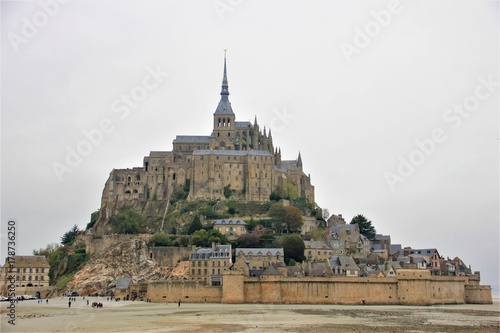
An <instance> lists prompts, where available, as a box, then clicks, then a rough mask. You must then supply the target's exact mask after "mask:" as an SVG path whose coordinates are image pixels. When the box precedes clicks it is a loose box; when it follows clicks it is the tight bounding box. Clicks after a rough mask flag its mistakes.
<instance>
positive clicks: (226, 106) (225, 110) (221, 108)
mask: <svg viewBox="0 0 500 333" xmlns="http://www.w3.org/2000/svg"><path fill="white" fill-rule="evenodd" d="M214 114H221V115H234V112H233V108H232V107H231V102H229V99H228V98H227V95H222V94H221V99H220V101H219V105H217V109H215V112H214Z"/></svg>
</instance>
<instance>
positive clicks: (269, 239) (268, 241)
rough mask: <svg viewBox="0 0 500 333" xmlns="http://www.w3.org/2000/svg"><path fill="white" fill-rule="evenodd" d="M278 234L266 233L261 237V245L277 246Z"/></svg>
mask: <svg viewBox="0 0 500 333" xmlns="http://www.w3.org/2000/svg"><path fill="white" fill-rule="evenodd" d="M275 240H276V236H275V235H273V234H264V235H261V236H260V237H259V244H260V246H261V247H275V246H274V242H275Z"/></svg>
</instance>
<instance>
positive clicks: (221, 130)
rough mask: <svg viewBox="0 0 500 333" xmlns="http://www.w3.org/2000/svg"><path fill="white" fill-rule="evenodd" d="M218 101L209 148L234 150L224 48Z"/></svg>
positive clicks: (233, 130) (232, 119) (231, 110)
mask: <svg viewBox="0 0 500 333" xmlns="http://www.w3.org/2000/svg"><path fill="white" fill-rule="evenodd" d="M220 96H221V98H220V101H219V105H217V109H216V110H215V112H214V127H213V131H212V137H213V139H212V140H211V142H210V149H220V150H234V141H235V139H236V126H235V115H234V112H233V109H232V107H231V103H230V102H229V98H228V96H229V85H228V82H227V69H226V50H224V74H223V76H222V90H221V92H220Z"/></svg>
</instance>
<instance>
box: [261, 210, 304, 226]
mask: <svg viewBox="0 0 500 333" xmlns="http://www.w3.org/2000/svg"><path fill="white" fill-rule="evenodd" d="M268 214H269V216H270V217H271V218H272V219H273V222H274V227H275V228H276V230H278V231H279V230H282V229H283V228H286V230H287V231H288V232H295V231H297V230H298V229H300V228H301V227H302V224H303V223H304V221H303V220H302V213H301V212H300V209H298V208H297V207H295V206H286V207H284V206H283V205H280V204H274V205H272V206H271V208H269V212H268Z"/></svg>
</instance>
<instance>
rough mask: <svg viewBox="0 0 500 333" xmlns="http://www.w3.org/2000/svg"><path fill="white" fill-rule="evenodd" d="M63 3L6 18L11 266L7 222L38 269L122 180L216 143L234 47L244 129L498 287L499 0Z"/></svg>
mask: <svg viewBox="0 0 500 333" xmlns="http://www.w3.org/2000/svg"><path fill="white" fill-rule="evenodd" d="M47 2H48V3H50V5H48V6H45V7H44V5H43V3H45V2H41V3H39V2H7V1H4V2H2V3H1V10H2V11H1V21H2V22H1V28H2V33H1V37H2V54H1V56H2V59H1V60H2V63H1V65H2V66H1V79H2V81H1V83H2V86H1V93H2V95H1V96H2V100H1V124H2V125H1V143H2V146H1V149H2V150H1V172H2V174H1V176H2V177H1V189H2V191H1V219H2V232H3V233H2V248H1V256H2V257H5V256H6V234H5V230H6V225H7V221H8V219H9V218H16V219H17V231H18V232H17V252H18V253H19V254H31V252H32V250H33V249H38V248H42V247H45V246H46V245H47V244H48V243H52V242H58V241H59V240H60V237H61V235H62V234H63V233H64V232H66V231H67V230H69V229H70V227H71V226H73V225H74V224H78V225H79V226H80V228H85V226H86V224H87V223H88V222H89V219H90V214H91V213H92V212H93V211H95V210H96V209H98V208H99V207H100V199H101V194H102V190H103V187H104V183H105V181H106V179H107V178H108V176H109V173H110V172H111V170H112V169H113V168H127V167H136V166H142V159H143V157H144V156H146V155H148V154H149V152H150V151H151V150H163V151H168V150H171V149H172V140H173V139H174V138H175V136H176V135H188V134H190V135H209V134H210V133H211V129H212V114H213V112H214V111H215V108H216V106H217V103H218V101H219V98H220V95H219V92H220V86H221V80H222V65H223V54H224V51H223V49H227V50H228V51H227V66H228V79H229V91H230V93H231V95H230V96H229V98H230V101H231V103H232V107H233V110H234V112H235V114H236V119H237V120H238V121H244V120H253V119H254V117H255V116H257V119H258V121H259V124H260V125H261V126H266V128H269V127H270V128H271V130H272V133H273V139H274V143H275V145H276V146H280V147H281V150H282V156H283V159H295V158H296V157H297V155H298V153H299V151H300V153H301V154H302V159H303V165H304V171H305V172H306V173H310V174H311V178H312V183H313V184H314V185H315V188H316V201H317V204H318V205H320V206H321V207H322V208H327V209H328V210H329V211H330V212H331V213H335V214H343V216H344V217H345V218H346V220H348V221H350V220H351V218H352V217H353V216H354V215H356V214H364V215H365V216H366V217H367V218H368V219H370V220H371V221H372V222H373V224H374V226H375V228H376V230H377V232H378V233H383V234H390V235H391V239H392V242H393V243H400V244H402V245H403V246H411V247H413V248H437V249H438V251H439V252H440V254H441V255H442V256H445V257H450V258H453V257H456V256H458V257H460V258H461V259H463V260H464V261H465V263H466V264H470V265H471V266H472V269H473V270H480V271H481V272H482V280H483V283H485V284H491V285H498V284H499V283H498V280H499V274H498V272H499V191H498V186H499V160H498V155H499V149H498V143H499V141H498V138H499V133H498V125H499V122H498V110H499V93H498V90H499V89H500V88H499V86H498V81H499V66H498V59H499V49H498V41H499V33H498V31H499V30H498V27H499V11H498V10H499V8H498V2H497V1H401V2H399V1H373V0H370V1H306V0H300V1H269V0H265V1H256V0H252V1H248V0H213V1H212V0H208V1H69V2H68V1H64V2H63V1H62V0H61V2H56V1H55V0H54V1H53V2H50V1H47ZM96 129H99V133H101V134H102V136H100V135H99V134H98V133H97V131H96ZM86 134H87V135H86ZM92 135H93V136H92ZM88 136H91V139H92V140H93V142H91V140H90V139H88ZM70 151H74V152H76V153H69V152H70ZM75 154H78V156H75ZM69 155H72V156H69Z"/></svg>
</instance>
